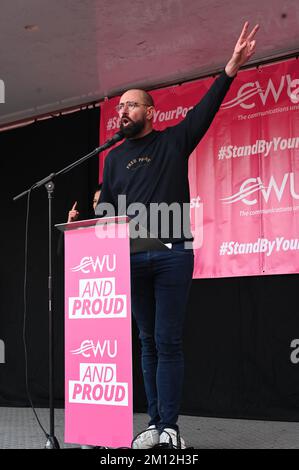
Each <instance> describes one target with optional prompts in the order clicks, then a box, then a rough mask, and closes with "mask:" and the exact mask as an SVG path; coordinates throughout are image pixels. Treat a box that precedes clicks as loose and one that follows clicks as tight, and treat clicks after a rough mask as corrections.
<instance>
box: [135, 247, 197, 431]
mask: <svg viewBox="0 0 299 470" xmlns="http://www.w3.org/2000/svg"><path fill="white" fill-rule="evenodd" d="M193 266H194V256H193V250H190V249H185V248H184V243H177V244H174V245H173V247H172V249H170V250H169V251H147V252H143V253H137V254H134V255H132V256H131V291H132V310H133V315H134V317H135V319H136V323H137V326H138V329H139V338H140V340H141V347H142V371H143V379H144V386H145V392H146V396H147V401H148V414H149V416H150V422H149V425H152V424H155V425H156V426H157V427H158V428H159V429H160V430H162V429H163V428H165V427H171V428H174V429H177V425H176V423H177V419H178V414H179V409H180V404H181V395H182V388H183V378H184V358H183V351H182V336H183V326H184V318H185V312H186V306H187V300H188V295H189V290H190V286H191V281H192V274H193Z"/></svg>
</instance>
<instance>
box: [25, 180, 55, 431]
mask: <svg viewBox="0 0 299 470" xmlns="http://www.w3.org/2000/svg"><path fill="white" fill-rule="evenodd" d="M31 190H32V188H30V190H29V191H28V197H27V211H26V224H25V250H24V251H25V260H24V289H23V301H24V321H23V343H24V356H25V383H26V393H27V398H28V401H29V403H30V406H31V408H32V411H33V413H34V415H35V418H36V420H37V422H38V424H39V426H40V428H41V429H42V431H43V433H44V434H45V436H46V437H47V438H48V437H49V436H48V433H47V432H46V431H45V429H44V427H43V425H42V424H41V422H40V420H39V417H38V416H37V413H36V410H35V408H34V405H33V402H32V399H31V395H30V390H29V384H28V355H27V345H26V319H27V271H28V262H27V260H28V227H29V212H30V196H31Z"/></svg>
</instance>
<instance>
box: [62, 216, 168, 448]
mask: <svg viewBox="0 0 299 470" xmlns="http://www.w3.org/2000/svg"><path fill="white" fill-rule="evenodd" d="M129 225H130V224H129V219H128V217H126V216H123V217H113V218H112V217H107V218H100V219H91V220H83V221H78V222H72V223H69V224H60V225H56V227H57V228H58V229H59V230H61V231H63V232H64V238H65V442H68V443H77V444H83V445H84V444H85V445H86V444H87V445H94V446H103V447H112V448H116V447H130V445H131V442H132V439H133V397H132V347H131V303H130V289H131V286H130V252H136V251H144V250H147V249H158V250H161V249H164V250H165V249H166V250H167V249H168V248H167V247H166V246H165V245H163V244H162V243H161V242H160V241H159V240H157V239H154V238H148V237H144V238H138V239H132V238H130V229H129Z"/></svg>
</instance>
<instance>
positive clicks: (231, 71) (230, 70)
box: [224, 60, 240, 78]
mask: <svg viewBox="0 0 299 470" xmlns="http://www.w3.org/2000/svg"><path fill="white" fill-rule="evenodd" d="M239 68H240V66H239V65H238V64H236V63H235V62H234V61H232V60H230V61H229V62H228V63H227V64H226V66H225V69H224V70H225V73H226V75H228V76H229V77H231V78H233V77H235V76H236V75H237V73H238V70H239Z"/></svg>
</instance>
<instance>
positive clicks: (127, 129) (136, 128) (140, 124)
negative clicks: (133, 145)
mask: <svg viewBox="0 0 299 470" xmlns="http://www.w3.org/2000/svg"><path fill="white" fill-rule="evenodd" d="M127 119H129V118H127ZM144 127H145V118H143V119H140V120H139V121H132V120H131V119H130V122H129V124H127V125H126V126H124V125H123V123H122V121H121V122H120V130H121V131H122V132H123V133H124V136H125V137H127V138H128V139H130V138H132V137H136V136H137V135H138V134H140V132H141V131H143V129H144Z"/></svg>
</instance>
